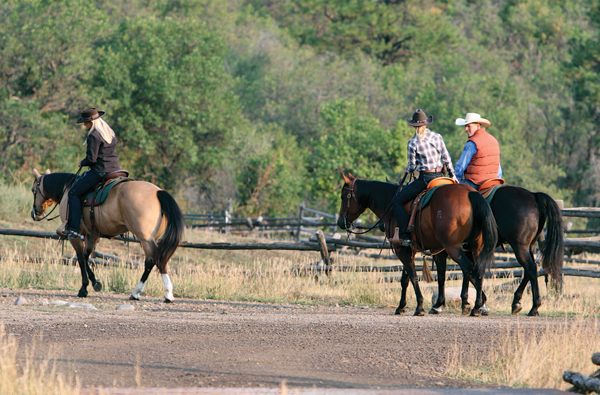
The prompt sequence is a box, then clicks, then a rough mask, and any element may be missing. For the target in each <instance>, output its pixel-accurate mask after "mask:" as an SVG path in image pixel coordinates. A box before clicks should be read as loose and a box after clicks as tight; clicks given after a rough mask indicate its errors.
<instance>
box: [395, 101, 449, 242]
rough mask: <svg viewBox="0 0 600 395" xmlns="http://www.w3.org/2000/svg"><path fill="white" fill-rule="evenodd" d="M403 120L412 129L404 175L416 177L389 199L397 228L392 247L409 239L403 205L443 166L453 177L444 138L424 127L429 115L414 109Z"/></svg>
mask: <svg viewBox="0 0 600 395" xmlns="http://www.w3.org/2000/svg"><path fill="white" fill-rule="evenodd" d="M406 121H407V122H408V124H409V125H410V126H413V127H414V128H415V135H414V136H413V137H412V138H411V139H410V140H408V166H407V167H406V170H405V172H406V173H407V174H408V173H412V172H413V171H415V170H417V171H418V172H419V178H417V179H416V180H414V181H413V182H411V183H410V184H408V185H407V186H406V187H404V188H402V190H400V192H398V193H397V194H396V196H394V198H393V199H392V209H393V210H394V216H395V217H396V226H397V228H396V229H395V232H394V237H393V238H392V240H391V243H392V245H393V246H395V247H399V246H400V245H402V244H408V243H410V240H411V236H410V232H409V231H408V229H407V227H408V220H409V216H408V213H407V212H406V210H404V207H403V206H404V205H405V204H406V203H407V202H409V201H411V200H413V199H414V198H416V197H417V196H418V195H419V193H421V191H423V190H424V189H425V188H426V187H427V184H428V183H429V182H430V181H431V180H433V179H434V178H437V177H442V176H443V173H442V171H443V169H444V165H445V166H446V169H447V170H448V175H449V176H451V177H453V178H454V173H453V167H452V160H451V159H450V155H449V154H448V150H447V149H446V144H444V139H443V138H442V136H441V135H439V134H438V133H434V132H432V131H431V130H429V128H427V125H429V124H430V123H432V122H433V116H429V117H427V115H426V114H425V113H424V112H423V111H422V110H417V111H415V113H414V114H413V116H412V118H409V119H407V120H406Z"/></svg>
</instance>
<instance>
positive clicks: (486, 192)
mask: <svg viewBox="0 0 600 395" xmlns="http://www.w3.org/2000/svg"><path fill="white" fill-rule="evenodd" d="M503 186H504V185H494V186H491V187H488V188H486V189H481V188H480V189H479V193H480V194H481V196H483V197H484V198H485V200H487V202H488V204H492V200H494V195H495V194H496V192H497V191H498V189H500V188H502V187H503Z"/></svg>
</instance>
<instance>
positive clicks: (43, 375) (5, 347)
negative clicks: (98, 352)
mask: <svg viewBox="0 0 600 395" xmlns="http://www.w3.org/2000/svg"><path fill="white" fill-rule="evenodd" d="M18 348H19V345H18V343H17V341H16V340H15V339H14V337H13V336H11V335H10V334H7V333H6V332H5V331H4V325H0V394H11V395H53V394H56V395H71V394H72V395H77V394H79V393H80V388H81V386H80V384H79V382H78V380H76V379H74V378H72V377H65V376H63V375H61V374H57V372H56V371H55V365H54V363H53V362H52V359H51V358H50V357H47V358H43V359H41V360H39V359H36V358H35V357H34V347H33V346H31V347H29V348H28V349H27V351H26V352H25V357H24V358H20V359H17V351H18Z"/></svg>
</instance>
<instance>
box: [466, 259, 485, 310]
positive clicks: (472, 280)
mask: <svg viewBox="0 0 600 395" xmlns="http://www.w3.org/2000/svg"><path fill="white" fill-rule="evenodd" d="M465 254H467V257H468V258H469V260H470V261H471V262H475V258H474V257H473V252H472V251H466V252H465ZM469 281H470V282H471V284H473V286H474V287H475V289H477V284H476V283H475V280H474V279H473V277H470V278H469ZM469 281H467V283H466V284H465V283H464V277H463V290H466V291H467V296H468V292H469ZM482 281H483V280H482ZM482 284H483V283H482ZM486 302H487V295H486V294H485V292H483V288H482V289H481V303H482V305H481V307H480V308H479V312H480V313H481V315H485V316H487V315H489V314H490V309H489V307H487V306H486ZM463 313H464V312H463ZM464 314H467V313H464Z"/></svg>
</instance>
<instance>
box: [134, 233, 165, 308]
mask: <svg viewBox="0 0 600 395" xmlns="http://www.w3.org/2000/svg"><path fill="white" fill-rule="evenodd" d="M138 239H140V237H139V236H138ZM140 244H141V245H142V248H143V250H144V253H145V254H146V261H145V269H144V274H142V278H141V279H140V282H139V284H138V285H137V287H136V288H135V290H134V291H133V292H132V294H131V297H130V298H131V299H136V300H139V295H140V292H142V291H143V290H144V286H145V283H146V280H147V279H148V276H149V275H150V272H151V271H152V268H153V267H154V265H156V266H157V267H158V270H159V271H160V273H161V276H162V279H163V283H164V284H165V291H166V292H165V303H172V302H173V299H174V297H173V283H171V279H170V278H169V275H168V274H167V265H166V262H164V263H162V264H161V262H157V261H156V258H157V256H158V254H157V251H158V246H157V245H156V242H155V241H154V240H153V239H150V240H142V239H140Z"/></svg>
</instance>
